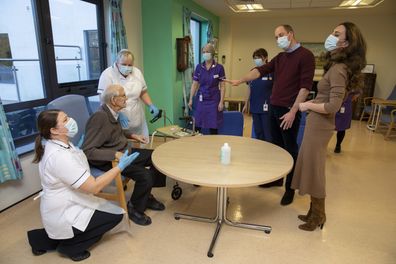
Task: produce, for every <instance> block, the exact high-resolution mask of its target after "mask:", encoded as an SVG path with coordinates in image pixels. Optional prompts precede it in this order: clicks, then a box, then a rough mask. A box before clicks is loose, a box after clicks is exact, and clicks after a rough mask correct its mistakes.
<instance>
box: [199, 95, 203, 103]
mask: <svg viewBox="0 0 396 264" xmlns="http://www.w3.org/2000/svg"><path fill="white" fill-rule="evenodd" d="M199 101H200V102H202V101H203V95H202V94H201V93H200V94H199Z"/></svg>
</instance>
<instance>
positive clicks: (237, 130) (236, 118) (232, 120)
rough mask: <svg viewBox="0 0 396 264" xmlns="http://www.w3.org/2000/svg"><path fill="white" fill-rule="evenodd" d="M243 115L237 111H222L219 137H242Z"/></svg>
mask: <svg viewBox="0 0 396 264" xmlns="http://www.w3.org/2000/svg"><path fill="white" fill-rule="evenodd" d="M243 121H244V120H243V114H242V113H241V112H239V111H224V112H223V125H222V126H221V127H219V130H218V133H219V135H229V136H242V135H243Z"/></svg>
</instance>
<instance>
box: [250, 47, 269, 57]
mask: <svg viewBox="0 0 396 264" xmlns="http://www.w3.org/2000/svg"><path fill="white" fill-rule="evenodd" d="M252 57H253V59H254V57H264V58H267V57H268V52H267V51H266V50H265V49H263V48H260V49H256V50H255V51H254V52H253V55H252Z"/></svg>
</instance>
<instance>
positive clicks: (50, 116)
mask: <svg viewBox="0 0 396 264" xmlns="http://www.w3.org/2000/svg"><path fill="white" fill-rule="evenodd" d="M59 112H61V110H58V109H51V110H45V111H43V112H41V113H40V114H39V116H38V118H37V129H38V132H39V134H38V136H37V137H36V141H35V146H34V152H35V156H34V159H33V163H39V162H40V160H41V158H42V157H43V155H44V147H43V145H42V144H41V141H42V139H43V138H44V139H47V140H48V139H51V128H54V127H56V125H57V123H58V122H57V119H58V115H59Z"/></svg>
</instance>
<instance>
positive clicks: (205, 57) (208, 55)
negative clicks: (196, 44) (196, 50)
mask: <svg viewBox="0 0 396 264" xmlns="http://www.w3.org/2000/svg"><path fill="white" fill-rule="evenodd" d="M202 59H203V60H204V61H209V60H211V59H212V53H209V52H205V53H203V54H202Z"/></svg>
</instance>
